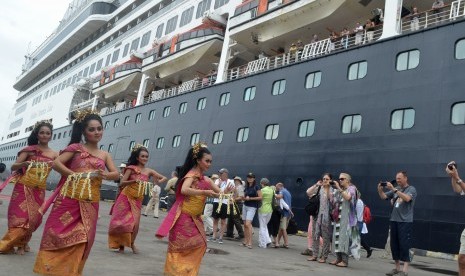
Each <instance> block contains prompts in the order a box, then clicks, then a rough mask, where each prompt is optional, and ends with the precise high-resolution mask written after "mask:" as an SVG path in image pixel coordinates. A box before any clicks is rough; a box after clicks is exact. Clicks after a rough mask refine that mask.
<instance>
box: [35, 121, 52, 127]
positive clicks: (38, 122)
mask: <svg viewBox="0 0 465 276" xmlns="http://www.w3.org/2000/svg"><path fill="white" fill-rule="evenodd" d="M41 124H50V125H51V124H52V120H51V119H48V120H41V121H37V122H36V123H35V124H34V128H33V129H36V128H37V127H38V126H40V125H41Z"/></svg>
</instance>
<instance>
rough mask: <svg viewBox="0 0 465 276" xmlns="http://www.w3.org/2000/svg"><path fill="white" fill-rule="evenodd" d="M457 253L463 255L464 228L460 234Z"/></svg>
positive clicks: (464, 248) (464, 253)
mask: <svg viewBox="0 0 465 276" xmlns="http://www.w3.org/2000/svg"><path fill="white" fill-rule="evenodd" d="M459 254H462V255H465V229H463V231H462V235H461V236H460V251H459Z"/></svg>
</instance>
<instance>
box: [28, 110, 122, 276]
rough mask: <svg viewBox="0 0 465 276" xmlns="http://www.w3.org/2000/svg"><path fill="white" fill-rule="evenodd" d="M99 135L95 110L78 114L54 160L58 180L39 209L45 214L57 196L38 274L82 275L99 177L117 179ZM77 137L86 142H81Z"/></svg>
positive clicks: (91, 234)
mask: <svg viewBox="0 0 465 276" xmlns="http://www.w3.org/2000/svg"><path fill="white" fill-rule="evenodd" d="M102 134H103V127H102V118H101V117H100V116H99V115H98V114H96V113H94V112H92V111H84V112H81V113H79V114H78V115H77V116H76V120H75V122H74V124H73V130H72V135H71V141H70V142H69V145H68V147H66V148H65V149H64V150H63V151H62V152H61V153H60V155H59V156H58V157H57V159H55V164H54V169H55V170H56V171H58V172H59V173H60V174H61V175H62V178H61V180H60V182H59V183H58V186H57V188H56V190H55V193H54V194H53V195H52V196H51V197H50V198H49V199H48V200H47V202H46V203H45V204H44V205H43V206H42V207H41V210H40V211H42V213H45V212H46V211H47V208H48V207H49V206H50V204H51V203H52V201H53V200H54V199H55V197H56V200H55V203H54V205H53V209H52V211H51V213H50V215H49V217H48V219H47V222H46V224H45V227H44V233H43V236H42V241H41V244H40V251H39V253H38V255H37V259H36V263H35V266H34V272H36V273H39V274H43V275H63V276H64V275H66V276H75V275H82V271H83V269H84V264H85V262H86V260H87V258H88V257H89V253H90V249H91V248H92V244H93V243H94V238H95V230H96V225H97V218H98V209H99V200H100V185H101V183H102V179H108V180H116V179H118V178H119V173H118V171H117V170H116V167H115V165H114V164H113V160H112V159H111V157H110V154H109V153H108V152H106V151H103V150H100V149H99V147H98V143H99V141H100V140H101V139H102ZM81 137H84V139H85V141H84V143H80V142H81ZM105 168H107V169H108V171H105Z"/></svg>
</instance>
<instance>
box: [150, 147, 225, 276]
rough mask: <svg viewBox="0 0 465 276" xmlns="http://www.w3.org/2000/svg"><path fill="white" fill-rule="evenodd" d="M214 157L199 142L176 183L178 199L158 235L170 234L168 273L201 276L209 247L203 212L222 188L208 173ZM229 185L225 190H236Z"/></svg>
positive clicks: (166, 266) (176, 275) (177, 275)
mask: <svg viewBox="0 0 465 276" xmlns="http://www.w3.org/2000/svg"><path fill="white" fill-rule="evenodd" d="M211 163H212V156H211V153H210V151H209V150H208V149H207V147H206V146H204V145H202V144H200V143H197V144H195V145H194V146H193V147H192V148H191V149H190V150H189V152H188V153H187V157H186V160H185V162H184V165H183V166H182V168H181V170H180V173H179V179H178V183H177V184H176V202H175V203H174V205H173V207H172V208H171V210H170V212H169V213H168V215H167V217H166V218H165V220H164V221H163V223H162V224H161V226H160V228H159V229H158V231H157V233H156V236H157V237H158V238H163V237H166V236H167V235H168V233H169V244H168V253H167V256H166V262H165V275H169V276H184V275H189V276H191V275H198V273H199V269H200V263H201V262H202V258H203V255H204V254H205V252H206V250H207V239H206V237H205V230H204V227H203V223H202V219H201V217H200V216H201V215H202V211H203V206H204V205H205V200H206V198H207V197H218V196H219V193H220V189H219V188H218V187H217V186H216V185H215V184H214V183H213V181H211V180H210V179H209V178H208V177H206V176H204V173H205V172H206V171H207V170H208V169H209V168H210V165H211ZM233 188H234V187H228V188H227V189H226V190H225V193H229V192H231V191H232V189H233Z"/></svg>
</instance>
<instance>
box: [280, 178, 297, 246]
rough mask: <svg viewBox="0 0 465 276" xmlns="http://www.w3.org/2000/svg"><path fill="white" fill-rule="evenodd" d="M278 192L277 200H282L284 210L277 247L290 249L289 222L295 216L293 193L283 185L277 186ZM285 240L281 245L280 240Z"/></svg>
mask: <svg viewBox="0 0 465 276" xmlns="http://www.w3.org/2000/svg"><path fill="white" fill-rule="evenodd" d="M276 190H278V194H277V195H276V198H278V199H282V200H280V204H281V208H282V210H283V212H282V214H281V219H280V222H279V232H278V237H277V239H276V246H278V245H279V246H280V247H282V248H289V241H288V238H287V230H286V229H287V226H288V225H289V220H290V219H291V217H292V216H293V213H292V210H291V208H292V207H291V206H292V204H291V202H292V196H291V193H290V192H289V191H288V190H287V189H286V188H284V184H283V183H281V182H280V183H278V184H276ZM284 203H285V204H286V205H287V208H286V207H284V206H283V204H284ZM281 238H283V244H282V245H280V240H281Z"/></svg>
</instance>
